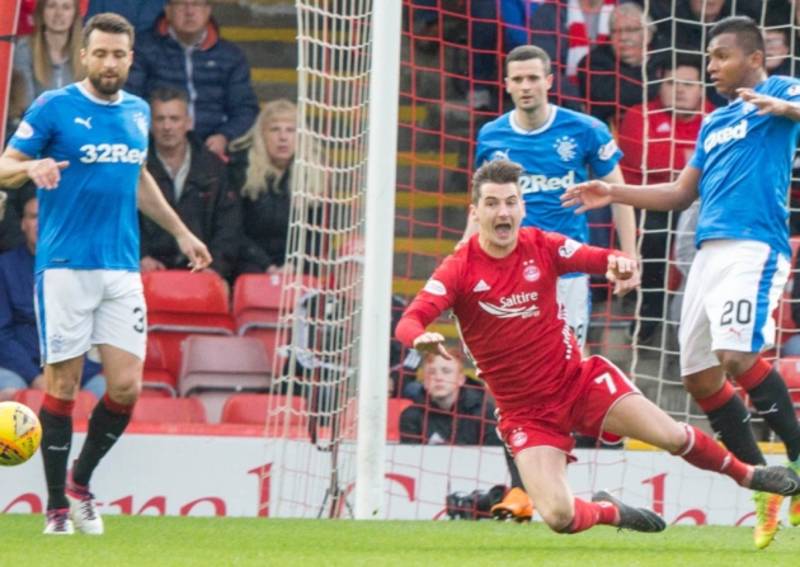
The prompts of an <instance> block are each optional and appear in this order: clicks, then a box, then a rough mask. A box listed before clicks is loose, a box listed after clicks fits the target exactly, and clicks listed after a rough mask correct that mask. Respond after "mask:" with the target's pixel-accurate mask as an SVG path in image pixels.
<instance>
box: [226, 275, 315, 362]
mask: <svg viewBox="0 0 800 567" xmlns="http://www.w3.org/2000/svg"><path fill="white" fill-rule="evenodd" d="M283 283H284V282H283V277H282V276H281V275H278V274H244V275H242V276H239V278H238V279H237V280H236V284H235V286H234V290H233V316H234V318H235V321H236V332H237V334H239V335H241V336H247V337H255V338H257V339H258V340H259V341H261V343H262V344H263V345H264V348H265V349H266V351H267V358H268V359H269V360H270V362H272V361H273V359H274V356H275V345H276V338H277V336H278V334H279V332H280V330H281V326H280V324H279V322H278V317H279V315H280V305H281V294H282V293H283V294H284V296H285V297H284V301H286V302H287V303H288V304H290V305H291V304H292V303H294V300H295V298H294V295H293V288H286V292H285V293H284V291H283V290H284V287H283ZM301 285H302V287H303V288H307V289H312V288H314V287H316V285H317V282H316V280H315V279H314V278H312V277H310V276H303V278H302V280H301ZM287 338H288V337H287Z"/></svg>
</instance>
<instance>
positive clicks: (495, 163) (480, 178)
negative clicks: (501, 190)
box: [472, 159, 522, 205]
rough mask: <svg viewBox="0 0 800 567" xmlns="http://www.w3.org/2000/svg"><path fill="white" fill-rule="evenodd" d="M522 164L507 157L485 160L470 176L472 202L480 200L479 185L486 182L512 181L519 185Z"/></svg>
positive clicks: (502, 182) (501, 182) (475, 202)
mask: <svg viewBox="0 0 800 567" xmlns="http://www.w3.org/2000/svg"><path fill="white" fill-rule="evenodd" d="M521 175H522V166H520V165H519V164H518V163H514V162H513V161H508V160H507V159H495V160H492V161H487V162H486V163H484V164H483V165H482V166H480V167H479V168H478V170H477V171H476V172H475V173H474V174H473V176H472V203H473V204H474V205H476V204H477V203H478V201H480V200H481V187H483V185H484V184H486V183H499V184H505V183H514V184H517V185H519V178H520V176H521Z"/></svg>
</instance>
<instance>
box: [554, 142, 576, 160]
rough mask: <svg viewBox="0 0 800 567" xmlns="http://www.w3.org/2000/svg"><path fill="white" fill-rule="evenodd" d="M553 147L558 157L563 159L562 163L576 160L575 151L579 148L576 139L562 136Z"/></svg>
mask: <svg viewBox="0 0 800 567" xmlns="http://www.w3.org/2000/svg"><path fill="white" fill-rule="evenodd" d="M553 147H554V148H555V149H556V153H557V154H558V157H560V158H561V161H570V160H573V159H575V153H576V152H575V150H576V149H577V148H578V144H577V142H575V139H574V138H572V137H570V136H561V137H560V138H558V139H557V140H556V143H555V144H553Z"/></svg>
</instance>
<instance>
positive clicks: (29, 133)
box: [16, 120, 33, 140]
mask: <svg viewBox="0 0 800 567" xmlns="http://www.w3.org/2000/svg"><path fill="white" fill-rule="evenodd" d="M16 136H17V138H20V139H21V140H28V139H30V138H32V137H33V126H31V125H30V124H28V123H27V122H25V121H24V120H23V121H22V122H20V123H19V126H17V132H16Z"/></svg>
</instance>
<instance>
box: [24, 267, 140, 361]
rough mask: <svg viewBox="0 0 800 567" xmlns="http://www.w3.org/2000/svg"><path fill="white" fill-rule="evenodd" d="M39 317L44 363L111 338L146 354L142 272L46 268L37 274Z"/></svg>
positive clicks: (72, 355)
mask: <svg viewBox="0 0 800 567" xmlns="http://www.w3.org/2000/svg"><path fill="white" fill-rule="evenodd" d="M35 307H36V320H37V324H38V328H39V347H40V349H41V353H42V361H43V362H44V363H48V364H53V363H55V362H61V361H64V360H69V359H71V358H75V357H77V356H81V355H82V354H83V353H85V352H87V351H88V350H89V349H90V348H91V346H92V345H100V344H107V345H111V346H114V347H117V348H120V349H122V350H125V351H127V352H130V353H131V354H134V355H136V356H137V357H139V358H140V359H142V360H144V355H145V352H146V349H147V307H146V306H145V302H144V291H143V288H142V278H141V276H140V275H139V273H138V272H126V271H121V270H71V269H61V268H59V269H53V270H45V271H44V272H42V273H40V274H37V275H36V294H35Z"/></svg>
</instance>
